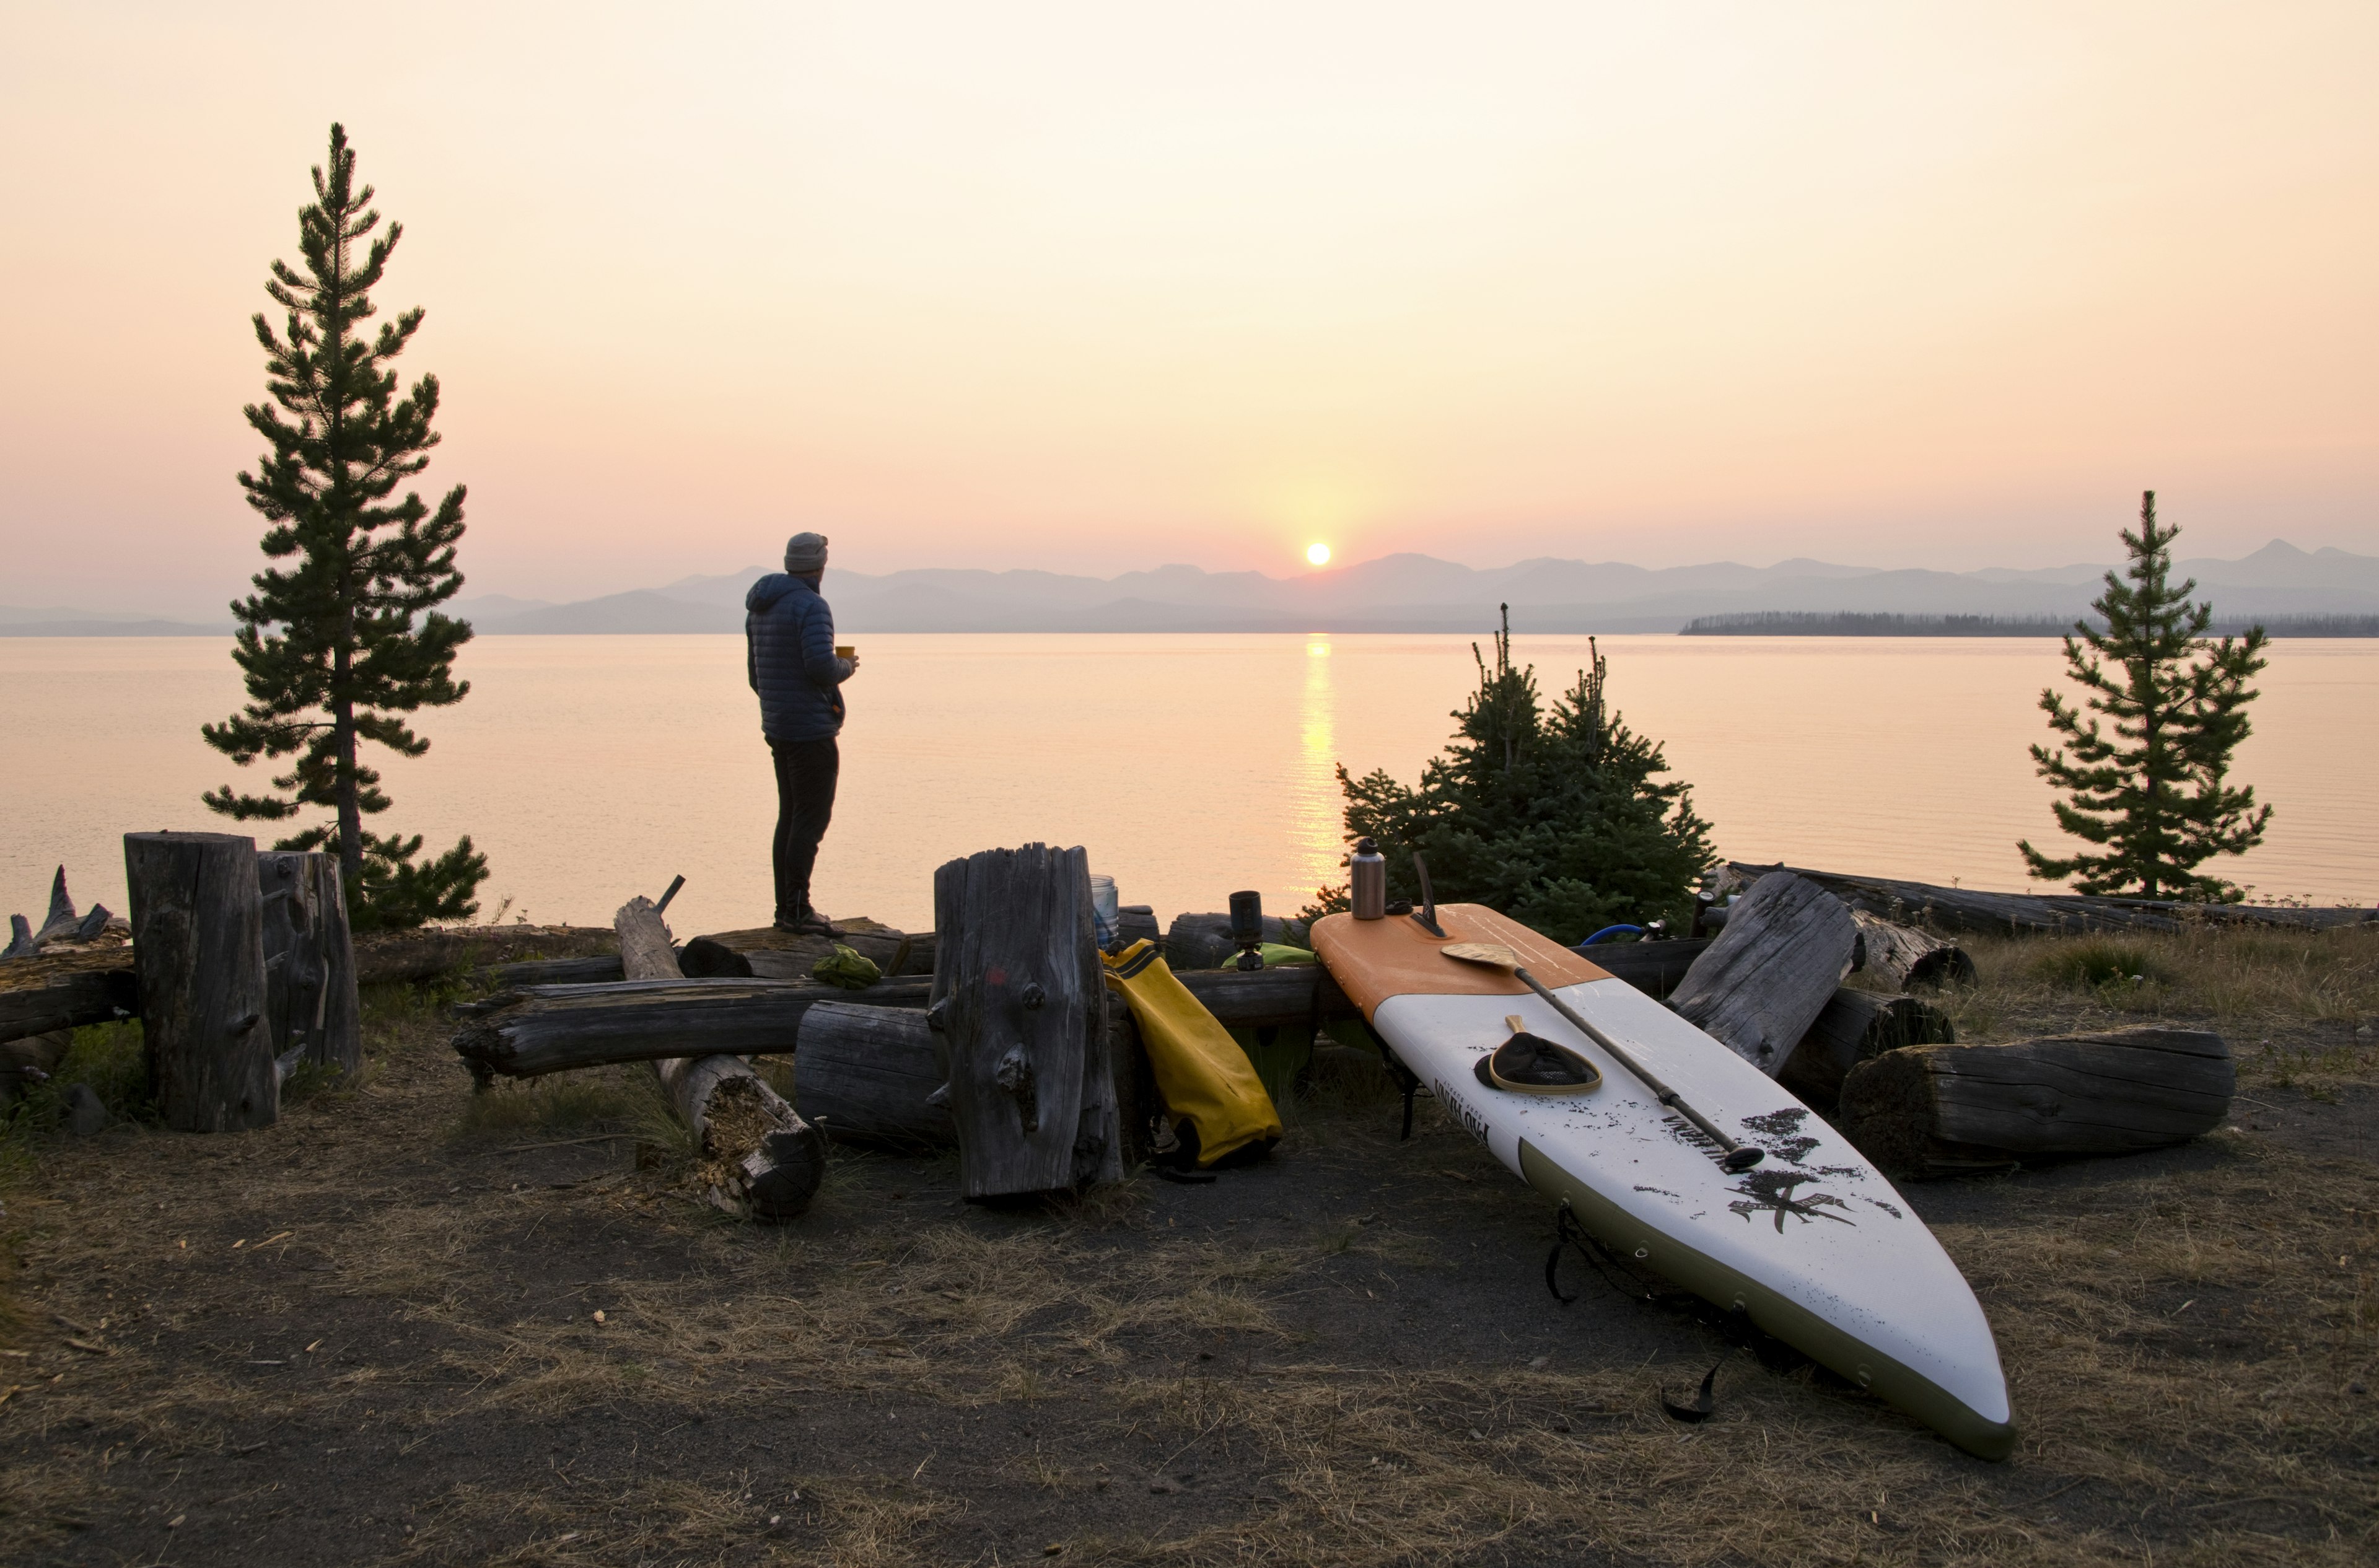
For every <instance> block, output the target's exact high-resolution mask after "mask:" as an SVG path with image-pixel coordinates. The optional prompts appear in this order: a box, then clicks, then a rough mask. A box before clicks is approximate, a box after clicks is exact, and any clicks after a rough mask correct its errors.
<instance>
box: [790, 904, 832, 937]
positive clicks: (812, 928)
mask: <svg viewBox="0 0 2379 1568" xmlns="http://www.w3.org/2000/svg"><path fill="white" fill-rule="evenodd" d="M777 929H778V930H779V931H790V932H791V933H792V934H793V935H796V936H839V935H842V933H841V932H839V931H837V930H836V929H835V928H834V923H833V922H832V921H830V920H828V919H827V918H826V916H824V915H822V914H820V913H818V912H817V911H815V910H804V911H802V913H801V914H799V915H798V916H796V917H795V918H793V919H791V920H787V919H786V918H785V917H784V916H782V915H779V916H778V917H777Z"/></svg>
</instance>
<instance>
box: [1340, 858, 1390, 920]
mask: <svg viewBox="0 0 2379 1568" xmlns="http://www.w3.org/2000/svg"><path fill="white" fill-rule="evenodd" d="M1346 901H1347V903H1348V904H1349V905H1350V906H1351V907H1352V908H1353V910H1354V911H1355V918H1356V919H1357V920H1384V919H1386V918H1387V913H1388V858H1387V856H1385V855H1383V854H1382V853H1380V846H1379V845H1377V844H1375V843H1373V842H1372V841H1371V839H1369V838H1359V839H1357V840H1356V841H1355V852H1354V854H1353V855H1352V856H1351V857H1349V858H1348V860H1347V862H1346Z"/></svg>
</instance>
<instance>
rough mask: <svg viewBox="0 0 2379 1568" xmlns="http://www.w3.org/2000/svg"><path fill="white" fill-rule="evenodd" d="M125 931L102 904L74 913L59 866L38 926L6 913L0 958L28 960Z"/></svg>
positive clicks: (126, 931)
mask: <svg viewBox="0 0 2379 1568" xmlns="http://www.w3.org/2000/svg"><path fill="white" fill-rule="evenodd" d="M128 932H129V927H128V926H127V924H126V923H125V922H124V920H123V918H122V917H121V916H118V915H112V914H110V913H108V912H107V906H106V905H104V904H93V905H92V906H91V912H90V913H88V914H77V913H76V912H75V905H74V898H73V896H72V895H70V894H69V893H67V891H66V867H64V866H60V867H58V869H57V874H55V875H54V876H53V877H51V878H50V908H49V912H48V913H47V914H44V915H43V916H42V923H41V924H40V925H39V926H38V927H36V926H35V925H34V924H33V923H32V922H30V921H29V920H27V919H26V918H25V917H24V916H23V915H20V914H12V915H10V916H9V917H8V945H7V946H6V947H5V948H0V959H30V958H31V957H33V956H34V955H36V954H38V953H41V952H43V951H45V950H49V949H53V948H58V947H78V946H80V945H82V944H84V943H89V942H96V941H102V940H115V939H119V938H121V937H122V936H124V935H127V934H128Z"/></svg>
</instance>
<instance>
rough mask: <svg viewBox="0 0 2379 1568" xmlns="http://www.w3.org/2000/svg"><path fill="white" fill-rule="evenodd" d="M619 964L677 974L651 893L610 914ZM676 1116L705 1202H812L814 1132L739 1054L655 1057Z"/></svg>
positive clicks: (754, 1205) (664, 976)
mask: <svg viewBox="0 0 2379 1568" xmlns="http://www.w3.org/2000/svg"><path fill="white" fill-rule="evenodd" d="M612 929H613V930H615V931H616V932H618V933H619V936H620V963H621V967H622V969H624V970H625V971H627V974H628V977H629V980H630V981H631V982H634V981H639V980H646V981H669V980H680V981H682V979H683V976H682V975H680V974H679V973H678V967H677V958H676V956H675V954H674V953H673V952H671V950H670V935H669V928H668V927H667V926H665V925H663V924H662V923H661V916H660V911H658V909H656V908H655V907H654V906H653V902H652V900H651V899H645V898H634V899H629V900H628V901H627V903H625V904H624V905H622V906H621V909H620V912H619V913H618V914H617V915H616V916H614V917H613V922H612ZM653 1071H654V1073H655V1074H656V1075H657V1076H658V1078H659V1079H660V1081H661V1088H662V1089H663V1090H664V1091H665V1092H667V1093H668V1095H669V1097H670V1104H671V1106H672V1107H674V1108H675V1110H676V1112H677V1115H678V1119H679V1120H681V1121H682V1122H683V1123H684V1124H685V1126H686V1128H687V1130H689V1131H690V1132H692V1133H693V1134H694V1145H695V1147H696V1148H697V1149H698V1150H699V1151H700V1161H701V1164H700V1165H699V1167H698V1175H699V1176H702V1177H703V1178H704V1179H705V1180H706V1183H707V1185H708V1186H709V1188H710V1199H711V1201H712V1202H714V1203H716V1204H718V1205H719V1207H720V1208H721V1209H724V1210H726V1211H727V1212H730V1213H739V1214H749V1215H750V1216H751V1217H752V1218H753V1219H755V1220H762V1221H769V1222H774V1221H779V1220H790V1219H791V1218H793V1217H794V1216H795V1215H797V1214H799V1213H801V1212H803V1210H805V1209H807V1208H808V1207H809V1206H810V1200H811V1199H813V1198H815V1197H816V1196H817V1189H818V1183H819V1182H821V1181H823V1180H824V1179H825V1177H826V1151H825V1148H824V1147H823V1142H822V1140H820V1139H819V1137H818V1135H817V1134H816V1132H815V1131H814V1130H813V1129H812V1128H810V1127H809V1126H807V1125H806V1124H805V1123H803V1120H802V1118H801V1117H799V1116H795V1115H794V1114H793V1108H792V1107H791V1105H788V1104H785V1102H784V1100H783V1099H782V1098H781V1097H779V1095H778V1093H777V1092H776V1091H775V1090H773V1089H771V1088H769V1087H768V1086H767V1083H766V1082H764V1081H762V1080H761V1079H760V1077H759V1075H758V1074H756V1073H755V1072H754V1071H753V1070H752V1064H751V1063H750V1062H748V1061H746V1060H745V1059H744V1058H743V1057H742V1056H740V1055H726V1054H723V1053H712V1054H708V1055H687V1056H675V1057H664V1058H661V1059H658V1060H656V1061H655V1062H654V1063H653Z"/></svg>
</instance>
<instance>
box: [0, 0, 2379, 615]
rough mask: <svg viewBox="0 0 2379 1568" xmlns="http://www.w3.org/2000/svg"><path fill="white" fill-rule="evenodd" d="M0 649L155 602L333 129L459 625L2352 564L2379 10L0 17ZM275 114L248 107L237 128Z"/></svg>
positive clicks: (223, 589)
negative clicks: (840, 578) (2169, 546)
mask: <svg viewBox="0 0 2379 1568" xmlns="http://www.w3.org/2000/svg"><path fill="white" fill-rule="evenodd" d="M11 21H12V26H11V43H12V47H11V49H10V51H9V52H8V53H7V55H6V58H5V59H0V85H5V88H6V90H5V92H0V130H5V132H6V135H7V137H8V139H9V141H10V144H11V146H12V147H13V148H14V149H16V151H17V155H16V156H15V157H13V158H12V159H10V160H9V161H8V162H7V163H6V164H5V165H0V196H5V199H6V201H7V204H8V210H9V211H10V213H11V217H12V239H13V241H14V243H13V244H12V245H11V246H9V247H6V249H5V250H0V300H5V301H6V303H5V304H0V311H5V312H6V323H7V329H8V334H9V341H10V344H11V353H10V354H9V356H6V360H5V361H0V540H4V541H5V544H6V550H7V560H8V563H9V570H8V577H7V585H6V590H5V591H0V600H6V601H7V602H10V603H16V604H23V605H41V604H57V605H61V606H84V607H89V606H93V605H97V604H101V603H121V604H126V605H133V606H140V607H154V609H156V610H157V612H159V613H187V612H188V610H189V609H192V608H193V607H196V606H199V605H206V604H219V603H221V602H222V601H223V600H224V599H227V598H229V597H232V596H233V595H235V594H236V593H238V592H240V591H241V590H242V587H243V585H244V584H245V582H246V580H247V577H248V574H249V573H251V572H253V571H254V570H256V569H257V567H258V565H259V564H260V557H259V556H258V553H257V550H256V538H257V536H258V534H259V533H260V522H259V520H258V519H256V518H255V516H254V514H253V513H250V512H249V511H248V509H247V507H246V506H245V505H244V503H243V501H242V499H241V496H240V493H239V491H238V489H237V488H236V486H235V484H234V482H233V475H234V474H235V472H236V471H238V470H240V469H242V468H247V467H251V466H252V465H253V464H254V463H255V461H256V458H257V453H258V448H259V442H258V440H257V439H256V438H255V437H254V436H253V434H252V433H251V432H249V431H248V429H247V428H246V427H245V425H244V424H243V422H242V420H241V418H240V415H239V409H240V406H241V404H244V403H247V402H251V401H254V400H256V399H257V398H259V397H260V395H262V391H263V376H262V364H261V356H260V351H259V350H258V348H257V346H256V344H255V342H254V339H253V337H252V335H251V332H250V329H249V327H248V318H249V316H250V315H251V314H252V313H253V312H255V311H256V310H257V309H259V308H264V307H266V305H267V301H266V299H265V297H264V295H263V291H262V283H263V280H264V277H265V274H266V268H267V265H268V263H269V262H271V261H272V260H273V259H276V258H282V259H294V257H295V254H296V243H295V242H296V232H295V231H296V224H295V221H294V219H295V213H296V209H297V208H298V206H299V205H300V204H301V203H302V202H303V201H304V200H305V199H307V196H308V186H307V178H306V171H307V169H308V166H309V165H311V164H313V163H319V162H320V160H321V158H322V155H323V139H324V135H325V132H326V129H327V127H328V126H329V124H330V122H331V121H332V120H333V119H337V120H341V121H343V122H344V124H345V126H346V127H347V129H348V131H349V133H350V135H351V136H352V137H353V139H354V140H355V143H356V147H357V149H358V150H359V153H360V158H361V174H362V176H363V177H364V178H365V179H366V180H368V181H369V182H370V183H371V184H373V185H374V186H376V187H378V190H379V199H378V202H377V205H378V206H379V208H380V211H382V212H384V213H385V214H387V215H388V216H389V217H391V218H394V219H397V220H401V221H402V222H403V223H405V230H406V234H405V241H404V244H403V246H402V247H401V248H400V250H399V252H398V254H397V256H396V258H395V260H394V262H393V264H392V269H391V272H390V276H389V278H388V280H387V282H386V283H384V284H383V286H382V287H381V289H380V292H379V295H378V300H379V303H380V307H381V310H382V313H383V316H386V315H390V314H393V313H394V312H395V311H396V310H398V309H402V308H409V307H412V306H416V305H419V306H422V307H425V308H427V310H428V322H427V325H426V326H425V328H424V329H423V331H422V332H421V334H420V336H419V338H418V339H417V341H416V344H415V347H414V349H413V350H412V352H411V353H410V354H409V356H407V359H406V360H405V362H404V365H403V367H402V368H403V370H404V373H405V376H406V378H407V380H411V379H412V378H413V377H416V376H418V375H420V374H421V373H423V372H425V371H434V372H435V373H436V374H437V375H438V376H439V378H440V380H441V383H442V384H443V388H444V392H445V407H444V411H443V413H442V415H441V421H440V427H441V430H442V432H443V433H444V436H445V442H444V445H443V446H442V447H441V450H440V451H439V452H438V453H437V456H436V461H435V462H434V463H433V464H432V466H431V468H430V470H429V473H428V474H427V475H426V476H424V478H423V480H422V485H423V488H424V490H425V493H429V494H433V495H434V494H435V493H437V492H438V491H440V490H441V489H442V488H445V487H446V486H449V485H452V484H454V483H457V482H460V483H465V484H467V485H468V486H469V487H470V489H471V501H470V508H469V515H470V534H469V536H468V537H467V538H466V540H465V545H464V549H463V556H462V563H463V567H464V570H465V573H466V575H467V576H468V578H469V580H470V586H469V588H468V590H467V591H468V592H469V593H472V594H474V595H478V594H503V595H510V596H514V597H537V598H547V599H562V600H567V599H574V598H584V597H596V596H599V595H603V594H608V593H615V592H621V591H626V590H629V589H633V588H636V587H644V586H650V585H655V584H661V583H668V582H671V581H674V580H677V579H679V578H682V577H686V576H690V575H699V574H716V573H730V572H733V571H736V570H739V569H741V568H742V567H743V566H744V565H746V564H748V563H750V562H752V561H757V560H767V559H770V558H772V557H773V556H774V554H775V550H776V548H777V546H778V544H779V542H780V541H781V539H782V538H783V537H784V536H785V535H786V534H787V533H789V532H791V531H793V530H794V529H796V528H802V527H815V528H818V529H821V530H822V531H824V532H826V533H827V534H829V535H830V536H832V537H833V538H834V540H835V562H836V564H837V565H838V566H841V567H844V568H847V569H849V570H852V571H856V572H861V573H888V572H892V571H897V570H901V569H904V568H911V567H921V566H957V567H976V568H983V569H986V570H1002V569H1013V568H1023V569H1039V570H1058V571H1066V572H1071V573H1082V574H1086V575H1095V576H1112V575H1115V574H1117V573H1122V572H1127V571H1132V570H1141V569H1148V568H1153V567H1155V566H1159V565H1162V564H1165V563H1170V562H1190V563H1194V564H1197V565H1201V566H1203V567H1206V568H1208V569H1210V570H1215V571H1226V570H1257V571H1262V572H1265V573H1269V574H1272V575H1275V576H1286V575H1293V574H1296V573H1298V572H1299V571H1300V570H1302V565H1301V561H1302V555H1303V552H1304V550H1305V549H1306V548H1307V547H1308V546H1309V545H1310V544H1312V543H1316V542H1320V543H1325V544H1328V545H1329V546H1330V547H1331V548H1332V549H1333V550H1334V551H1335V552H1336V555H1337V558H1338V559H1339V560H1340V561H1360V560H1364V559H1369V558H1376V557H1380V556H1384V555H1388V554H1393V553H1397V552H1402V551H1416V552H1419V553H1424V554H1429V555H1431V556H1435V557H1437V558H1440V559H1443V560H1450V561H1458V562H1461V563H1463V564H1466V565H1470V566H1474V567H1481V568H1485V567H1491V566H1495V565H1502V564H1507V563H1510V562H1514V561H1526V560H1528V559H1531V558H1540V557H1552V558H1559V559H1569V560H1583V561H1627V562H1630V563H1634V564H1638V565H1643V566H1646V567H1652V568H1659V567H1665V566H1675V565H1684V564H1689V563H1701V562H1711V561H1743V562H1745V563H1750V564H1761V563H1767V562H1773V561H1783V560H1790V559H1795V558H1811V559H1817V560H1824V561H1838V562H1842V563H1845V564H1857V565H1865V566H1875V567H1880V568H1885V569H1890V568H1893V567H1900V568H1927V569H1934V570H1950V571H1958V570H1972V569H1976V568H1985V567H2005V568H2011V569H2020V570H2021V569H2038V568H2043V567H2051V566H2061V565H2067V564H2071V563H2075V562H2082V561H2106V560H2111V559H2113V557H2114V555H2115V553H2116V544H2115V535H2116V531H2117V530H2118V529H2119V528H2120V527H2122V526H2124V525H2127V524H2128V523H2129V522H2130V521H2131V516H2132V513H2133V509H2134V508H2135V506H2136V503H2137V497H2138V493H2139V491H2140V490H2141V489H2143V488H2156V490H2157V491H2158V492H2159V495H2160V497H2161V498H2162V502H2163V510H2164V515H2165V516H2166V518H2167V519H2168V521H2171V522H2175V523H2179V524H2180V525H2182V526H2183V527H2184V529H2185V530H2186V533H2185V534H2184V537H2183V538H2182V541H2181V545H2180V549H2181V552H2182V553H2183V554H2187V555H2195V556H2208V557H2222V558H2236V557H2239V556H2241V555H2244V554H2246V553H2248V552H2250V551H2252V550H2253V549H2258V548H2260V547H2261V546H2263V545H2264V543H2265V542H2266V541H2268V540H2271V539H2273V538H2276V537H2277V538H2284V539H2287V540H2289V541H2290V542H2292V543H2294V544H2296V545H2297V546H2299V547H2300V548H2302V549H2308V550H2313V549H2320V548H2322V547H2324V546H2335V547H2337V548H2339V549H2348V550H2351V551H2354V552H2356V553H2360V554H2379V376H2374V375H2373V372H2372V370H2371V368H2370V367H2371V366H2372V365H2373V364H2374V363H2379V291H2374V290H2373V289H2372V288H2371V287H2370V284H2369V279H2370V278H2371V277H2372V276H2373V275H2379V119H2374V117H2373V116H2372V115H2370V114H2369V113H2368V111H2367V109H2366V108H2358V107H2357V105H2358V104H2361V103H2364V102H2365V100H2366V98H2367V91H2366V88H2365V84H2364V83H2363V82H2362V80H2361V74H2362V68H2363V65H2364V63H2365V62H2367V61H2368V60H2370V59H2371V58H2373V56H2374V54H2379V9H2374V8H2373V7H2371V6H2367V5H2353V4H2346V3H2342V0H2333V3H2323V4H2307V5H2303V6H2290V7H2285V8H2274V7H2252V6H2243V5H2176V4H2158V5H2147V4H2110V5H2107V6H2096V7H2091V8H2088V9H2086V10H2076V9H2074V8H2072V7H2070V6H2048V5H2045V4H2033V5H2023V4H2019V5H2011V6H1998V7H1990V8H1987V9H1977V10H1972V11H1962V12H1957V13H1950V12H1944V11H1939V10H1935V9H1932V8H1916V9H1911V8H1881V7H1874V6H1853V5H1847V4H1842V5H1823V4H1816V5H1811V6H1796V7H1792V8H1789V9H1779V8H1777V7H1772V6H1757V5H1753V4H1750V3H1748V0H1742V3H1734V4H1708V5H1694V6H1672V7H1662V8H1660V9H1659V10H1657V11H1645V10H1641V9H1637V8H1628V7H1619V6H1595V5H1588V6H1556V5H1552V4H1550V3H1528V4H1521V3H1510V4H1502V5H1487V6H1475V7H1468V8H1465V9H1464V10H1463V11H1462V12H1461V13H1459V14H1458V15H1457V14H1454V13H1448V12H1444V11H1442V10H1440V9H1438V8H1435V7H1426V6H1393V5H1390V6H1383V5H1363V6H1357V5H1352V4H1318V3H1310V4H1301V5H1300V4H1274V5H1266V6H1254V5H1232V4H1218V5H1215V6H1203V7H1199V8H1197V9H1196V10H1195V11H1194V12H1193V11H1182V12H1178V13H1174V12H1165V13H1150V12H1146V11H1142V10H1140V9H1136V8H1135V9H1122V8H1116V7H1110V6H1097V5H1093V4H1089V3H1088V0H1069V3H1056V0H1050V3H1026V0H1020V3H1019V4H1017V5H1015V6H1004V7H999V8H997V9H996V11H994V10H984V9H982V8H979V7H970V6H959V5H953V4H909V5H902V4H893V3H888V4H885V5H881V6H871V7H864V8H851V7H841V6H829V5H815V4H813V5H786V6H756V5H754V6H719V7H713V8H706V9H705V10H704V11H702V12H701V13H699V14H698V15H696V14H672V15H670V16H667V17H657V16H656V15H655V14H654V13H651V12H649V11H648V10H646V8H642V7H632V6H618V5H588V6H581V7H574V8H573V9H571V10H569V11H567V12H561V11H553V10H550V9H548V8H545V7H532V6H522V5H518V4H507V3H504V0H485V3H480V4H474V5H472V6H467V7H465V6H456V5H428V6H419V7H411V8H408V9H407V10H406V11H405V13H404V14H403V16H402V18H399V19H392V18H391V16H390V15H389V14H383V13H371V14H364V13H344V14H338V15H333V16H330V17H327V18H320V19H318V20H316V21H315V22H312V23H309V25H308V32H307V33H306V34H305V35H304V37H303V38H302V39H299V38H298V37H297V36H296V35H295V34H292V33H291V32H290V30H289V29H288V24H287V21H286V18H285V16H284V13H281V12H278V11H274V10H269V9H267V8H265V7H263V6H255V5H231V4H227V5H223V6H210V7H205V8H202V9H192V8H188V7H179V6H163V5H128V6H112V7H106V8H93V7H79V6H12V8H11ZM268 77H269V79H270V82H271V90H269V91H267V90H263V85H262V84H263V83H264V82H265V81H266V79H267V78H268Z"/></svg>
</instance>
